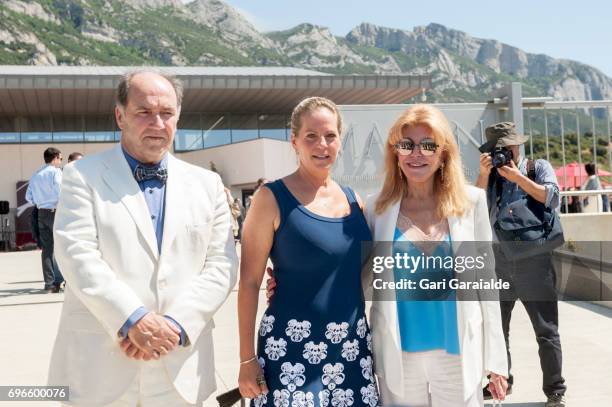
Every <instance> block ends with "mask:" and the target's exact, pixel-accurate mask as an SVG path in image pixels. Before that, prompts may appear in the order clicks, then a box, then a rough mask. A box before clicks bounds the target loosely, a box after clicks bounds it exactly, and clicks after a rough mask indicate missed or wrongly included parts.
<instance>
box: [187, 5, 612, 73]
mask: <svg viewBox="0 0 612 407" xmlns="http://www.w3.org/2000/svg"><path fill="white" fill-rule="evenodd" d="M183 1H184V2H185V3H188V2H189V0H183ZM225 2H226V3H228V4H230V5H232V6H233V7H234V8H236V9H238V11H240V12H241V13H242V14H243V15H244V16H245V17H247V18H248V19H249V20H250V21H251V22H252V23H253V24H254V25H255V27H257V28H258V29H259V30H261V31H271V30H284V29H288V28H291V27H294V26H296V25H297V24H300V23H312V24H317V25H321V26H325V27H329V28H330V29H331V31H332V32H333V33H334V34H335V35H339V36H344V35H346V34H347V33H348V32H349V31H350V30H351V28H353V27H355V26H356V25H358V24H360V23H361V22H369V23H373V24H377V25H381V26H386V27H393V28H401V29H406V30H412V29H413V28H414V27H415V26H420V25H427V24H429V23H431V22H435V23H440V24H443V25H445V26H447V27H450V28H455V29H458V30H461V31H465V32H467V33H468V34H470V35H472V36H474V37H479V38H491V39H496V40H499V41H502V42H505V43H507V44H510V45H513V46H516V47H519V48H521V49H523V50H525V51H527V52H533V53H542V54H547V55H550V56H552V57H555V58H565V59H573V60H577V61H580V62H583V63H586V64H589V65H592V66H594V67H596V68H598V69H600V70H601V71H603V72H604V73H606V74H607V75H608V76H611V77H612V2H610V1H606V0H598V1H595V0H581V1H572V2H570V1H568V0H557V1H551V0H530V1H526V0H509V1H505V2H502V1H494V0H493V1H491V0H489V1H484V0H466V1H451V0H428V1H418V2H417V1H411V0H404V1H401V0H367V1H366V0H352V1H346V0H299V1H292V0H284V1H283V0H225Z"/></svg>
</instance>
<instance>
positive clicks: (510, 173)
mask: <svg viewBox="0 0 612 407" xmlns="http://www.w3.org/2000/svg"><path fill="white" fill-rule="evenodd" d="M497 173H498V174H499V175H501V176H502V177H504V178H505V179H507V180H508V181H510V182H513V183H515V184H518V183H519V181H520V180H521V178H523V177H524V176H523V174H521V171H520V170H519V169H518V167H517V166H516V164H515V163H514V161H513V160H510V164H508V165H503V166H501V167H499V168H498V169H497Z"/></svg>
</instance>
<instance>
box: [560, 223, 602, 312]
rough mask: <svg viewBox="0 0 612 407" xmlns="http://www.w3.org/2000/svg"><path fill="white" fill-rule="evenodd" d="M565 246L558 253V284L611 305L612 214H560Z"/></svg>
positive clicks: (583, 297)
mask: <svg viewBox="0 0 612 407" xmlns="http://www.w3.org/2000/svg"><path fill="white" fill-rule="evenodd" d="M561 224H562V225H563V232H564V235H565V240H566V242H567V243H566V245H565V246H564V247H562V248H561V249H560V250H557V252H556V253H555V256H554V259H555V270H556V271H557V287H558V288H559V291H560V292H562V293H563V294H565V295H567V296H569V297H570V298H575V299H581V300H586V301H591V302H595V303H598V304H601V305H604V306H607V307H610V308H612V213H600V214H595V213H593V214H590V213H580V214H568V215H563V216H561Z"/></svg>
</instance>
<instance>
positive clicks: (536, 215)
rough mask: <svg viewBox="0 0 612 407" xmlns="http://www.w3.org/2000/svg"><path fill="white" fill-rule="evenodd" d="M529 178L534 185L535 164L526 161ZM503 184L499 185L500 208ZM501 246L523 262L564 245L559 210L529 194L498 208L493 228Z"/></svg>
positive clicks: (508, 256)
mask: <svg viewBox="0 0 612 407" xmlns="http://www.w3.org/2000/svg"><path fill="white" fill-rule="evenodd" d="M527 176H528V177H529V179H531V180H532V181H534V182H535V178H536V176H535V163H534V162H533V160H528V161H527ZM500 186H501V185H499V184H498V185H496V188H495V190H496V197H497V199H496V202H497V205H498V208H499V198H500V197H501V188H500ZM493 228H494V229H495V231H496V232H497V237H498V238H499V240H500V242H499V243H500V247H501V250H502V252H503V253H504V255H505V256H506V258H507V259H509V260H521V259H525V258H528V257H531V256H536V255H538V254H544V253H549V252H551V251H553V250H554V249H556V248H557V247H559V246H561V245H562V244H563V243H564V242H565V238H564V237H563V229H562V228H561V220H560V219H559V214H558V213H557V211H556V210H554V209H551V208H547V207H546V206H545V205H544V204H543V203H541V202H538V201H537V200H535V199H534V198H532V197H531V196H529V195H526V196H525V197H524V198H521V199H519V200H517V201H514V202H512V203H511V204H509V205H507V206H505V207H504V208H503V209H499V213H498V215H497V221H496V222H495V224H494V225H493Z"/></svg>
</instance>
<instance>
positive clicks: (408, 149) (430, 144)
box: [394, 139, 440, 157]
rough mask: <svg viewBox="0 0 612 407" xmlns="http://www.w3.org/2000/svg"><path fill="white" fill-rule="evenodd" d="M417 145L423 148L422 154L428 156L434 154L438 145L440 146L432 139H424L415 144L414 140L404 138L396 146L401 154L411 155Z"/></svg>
mask: <svg viewBox="0 0 612 407" xmlns="http://www.w3.org/2000/svg"><path fill="white" fill-rule="evenodd" d="M417 146H418V147H419V149H420V150H421V154H423V155H424V156H426V157H428V156H432V155H434V153H435V152H436V150H437V149H438V147H440V146H439V145H437V144H436V143H435V142H434V141H433V140H432V139H425V140H422V141H421V142H420V143H419V144H415V142H414V141H412V140H402V141H400V142H399V143H397V144H396V145H395V146H394V147H395V149H396V150H397V152H398V153H399V154H400V155H410V154H412V153H413V152H414V149H415V148H416V147H417Z"/></svg>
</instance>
